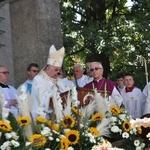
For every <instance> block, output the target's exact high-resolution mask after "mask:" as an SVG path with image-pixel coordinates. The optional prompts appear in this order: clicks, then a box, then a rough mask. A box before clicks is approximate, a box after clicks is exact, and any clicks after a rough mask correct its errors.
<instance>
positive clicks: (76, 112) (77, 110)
mask: <svg viewBox="0 0 150 150" xmlns="http://www.w3.org/2000/svg"><path fill="white" fill-rule="evenodd" d="M72 111H73V112H74V113H75V114H77V115H78V116H80V117H82V116H83V115H82V113H80V112H79V109H77V108H75V107H72Z"/></svg>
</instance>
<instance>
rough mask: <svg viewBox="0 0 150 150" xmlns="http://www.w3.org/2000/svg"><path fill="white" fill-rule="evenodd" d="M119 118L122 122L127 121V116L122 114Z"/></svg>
mask: <svg viewBox="0 0 150 150" xmlns="http://www.w3.org/2000/svg"><path fill="white" fill-rule="evenodd" d="M118 116H119V118H120V119H121V120H125V119H126V114H120V115H118Z"/></svg>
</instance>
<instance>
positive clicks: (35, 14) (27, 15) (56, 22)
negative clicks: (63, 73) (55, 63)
mask: <svg viewBox="0 0 150 150" xmlns="http://www.w3.org/2000/svg"><path fill="white" fill-rule="evenodd" d="M9 7H10V8H9V12H10V23H11V37H12V38H11V43H12V50H11V49H9V50H10V51H12V54H13V55H12V56H13V58H12V60H13V66H14V67H13V69H14V85H15V86H16V87H18V85H20V84H21V83H22V82H24V81H25V80H26V68H27V66H28V64H29V63H32V62H36V63H38V64H39V66H40V68H42V67H43V66H44V65H45V64H46V61H47V57H48V53H49V47H50V46H51V45H52V44H54V45H55V46H56V48H57V49H59V48H61V47H62V43H63V42H62V36H61V22H60V21H61V20H60V9H59V2H58V0H14V1H12V2H10V3H9ZM10 59H11V58H10Z"/></svg>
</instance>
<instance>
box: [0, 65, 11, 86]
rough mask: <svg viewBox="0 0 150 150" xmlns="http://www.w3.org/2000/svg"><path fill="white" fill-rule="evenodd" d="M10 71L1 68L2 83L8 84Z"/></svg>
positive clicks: (0, 78) (0, 79)
mask: <svg viewBox="0 0 150 150" xmlns="http://www.w3.org/2000/svg"><path fill="white" fill-rule="evenodd" d="M8 75H9V71H8V69H7V68H5V67H0V82H1V83H4V84H6V82H7V81H8Z"/></svg>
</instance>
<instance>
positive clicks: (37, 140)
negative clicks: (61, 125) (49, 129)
mask: <svg viewBox="0 0 150 150" xmlns="http://www.w3.org/2000/svg"><path fill="white" fill-rule="evenodd" d="M29 141H30V142H32V143H33V144H34V146H43V145H45V143H46V138H45V137H44V136H43V135H41V134H34V135H32V136H31V137H30V138H29Z"/></svg>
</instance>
